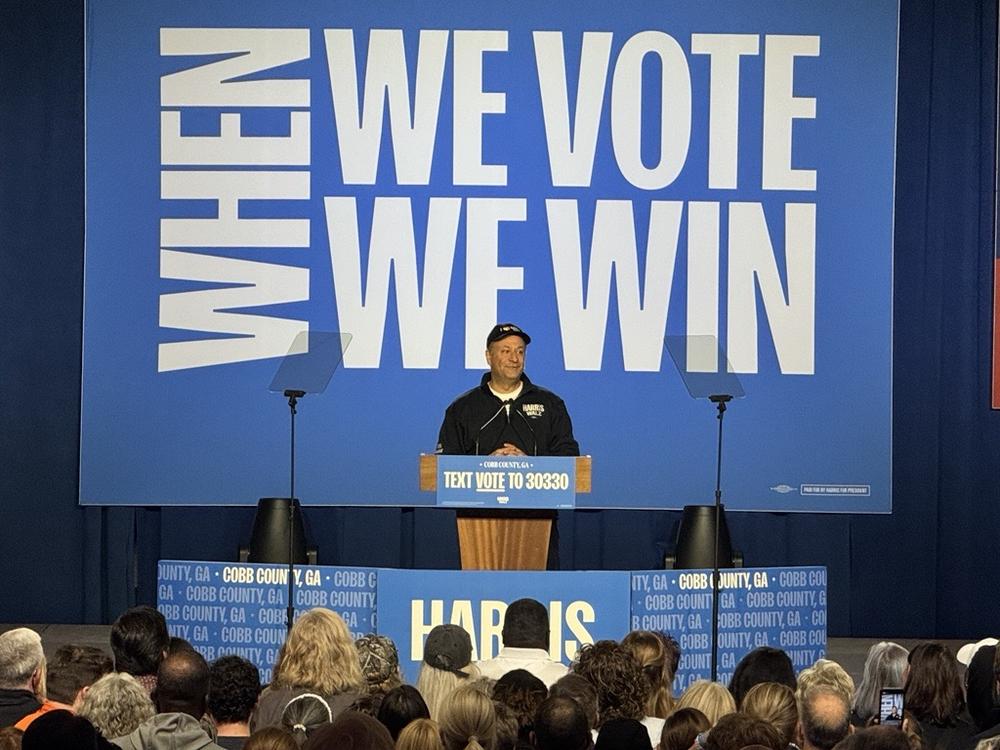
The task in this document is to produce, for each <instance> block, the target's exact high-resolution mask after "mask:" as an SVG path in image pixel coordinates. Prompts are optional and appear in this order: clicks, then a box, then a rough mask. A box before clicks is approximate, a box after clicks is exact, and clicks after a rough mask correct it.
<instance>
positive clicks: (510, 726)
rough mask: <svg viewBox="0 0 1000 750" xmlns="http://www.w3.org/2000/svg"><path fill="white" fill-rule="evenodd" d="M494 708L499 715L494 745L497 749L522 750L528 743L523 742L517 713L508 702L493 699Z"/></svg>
mask: <svg viewBox="0 0 1000 750" xmlns="http://www.w3.org/2000/svg"><path fill="white" fill-rule="evenodd" d="M493 710H494V711H495V712H496V715H497V724H496V726H497V740H496V744H495V745H494V747H495V749H496V750H521V749H522V748H524V747H526V745H525V744H524V743H523V742H521V740H520V738H519V735H520V732H521V725H520V724H519V723H518V721H517V714H515V713H514V710H513V709H512V708H511V707H510V706H508V705H507V704H506V703H500V702H498V701H493Z"/></svg>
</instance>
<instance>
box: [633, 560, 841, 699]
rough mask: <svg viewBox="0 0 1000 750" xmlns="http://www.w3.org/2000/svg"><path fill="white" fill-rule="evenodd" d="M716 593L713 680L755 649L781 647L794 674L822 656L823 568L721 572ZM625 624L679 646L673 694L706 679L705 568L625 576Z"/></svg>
mask: <svg viewBox="0 0 1000 750" xmlns="http://www.w3.org/2000/svg"><path fill="white" fill-rule="evenodd" d="M719 592H720V593H719V669H718V680H719V681H720V682H722V683H724V684H728V683H729V679H730V677H732V673H733V668H734V667H735V666H736V664H737V663H738V662H739V660H740V659H741V658H742V657H743V655H744V654H746V653H747V652H748V651H750V650H751V649H753V648H756V647H757V646H773V647H775V648H780V649H782V650H784V651H786V652H787V653H788V655H789V656H790V657H791V659H792V664H793V665H794V666H795V671H796V672H798V671H799V670H801V669H803V668H805V667H808V666H811V665H812V664H813V662H815V661H816V660H817V659H819V658H820V657H822V656H823V655H824V654H825V653H826V568H822V567H805V568H744V569H737V570H724V571H722V572H721V586H720V589H719ZM630 622H631V627H632V628H633V629H642V630H661V631H663V632H666V633H669V634H670V635H672V636H673V637H674V638H676V639H677V641H678V643H680V646H681V662H680V666H679V668H678V671H677V676H676V678H675V680H674V692H675V693H679V692H680V691H683V690H684V688H685V687H687V686H688V685H689V684H691V683H692V682H694V681H695V680H699V679H708V678H709V677H710V676H711V673H712V669H711V655H712V640H711V633H712V571H711V570H669V571H664V570H655V571H646V572H641V573H640V572H635V573H632V614H631V620H630Z"/></svg>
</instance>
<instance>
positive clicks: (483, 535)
mask: <svg viewBox="0 0 1000 750" xmlns="http://www.w3.org/2000/svg"><path fill="white" fill-rule="evenodd" d="M480 458H481V457H480ZM573 460H574V463H575V477H574V479H575V488H576V492H577V493H578V494H580V493H588V492H590V487H591V463H592V462H591V457H590V456H576V457H574V458H573ZM437 477H438V456H437V455H436V454H427V453H424V454H421V456H420V490H421V491H422V492H437V490H438V486H437ZM554 518H555V511H554V510H481V509H476V510H463V509H460V510H458V513H457V524H458V549H459V553H460V555H461V561H462V570H545V568H546V563H547V561H548V554H549V537H550V536H551V533H552V521H553V519H554Z"/></svg>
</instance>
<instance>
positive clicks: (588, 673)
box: [573, 641, 649, 725]
mask: <svg viewBox="0 0 1000 750" xmlns="http://www.w3.org/2000/svg"><path fill="white" fill-rule="evenodd" d="M573 672H575V673H576V674H578V675H580V676H581V677H585V678H586V679H587V680H589V681H590V684H592V685H593V686H594V689H595V690H596V691H597V721H598V724H599V725H603V724H604V722H606V721H608V720H610V719H641V718H642V717H643V715H644V714H645V709H646V696H647V695H648V694H649V683H648V682H647V681H646V678H645V677H643V675H642V670H641V669H639V665H638V664H636V663H635V662H634V661H633V660H632V657H631V656H629V654H628V652H627V651H626V650H625V649H624V648H622V647H621V646H620V645H619V644H618V643H616V642H615V641H597V643H594V644H588V645H586V646H584V647H583V648H581V649H580V651H579V652H578V653H577V655H576V661H575V662H574V663H573Z"/></svg>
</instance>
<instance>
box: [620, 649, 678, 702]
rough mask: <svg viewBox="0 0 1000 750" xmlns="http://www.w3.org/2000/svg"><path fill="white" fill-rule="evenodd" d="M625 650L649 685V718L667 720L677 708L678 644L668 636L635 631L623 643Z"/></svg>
mask: <svg viewBox="0 0 1000 750" xmlns="http://www.w3.org/2000/svg"><path fill="white" fill-rule="evenodd" d="M622 646H624V647H625V650H626V651H628V652H629V654H631V655H632V658H633V659H634V660H635V663H636V664H638V665H639V668H640V669H642V673H643V674H644V675H645V676H646V679H647V680H648V681H649V687H650V693H649V698H648V699H647V700H646V715H647V716H656V717H659V718H661V719H663V718H666V716H667V714H669V713H670V711H671V710H672V709H673V707H674V693H673V683H674V675H675V674H676V673H677V665H678V664H679V663H680V658H681V649H680V646H679V645H678V643H677V641H675V640H674V639H673V638H671V637H670V636H669V635H667V634H666V633H657V632H654V631H652V630H633V631H632V632H631V633H629V634H628V635H626V636H625V638H623V639H622Z"/></svg>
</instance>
